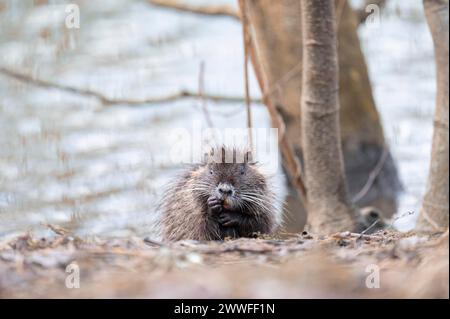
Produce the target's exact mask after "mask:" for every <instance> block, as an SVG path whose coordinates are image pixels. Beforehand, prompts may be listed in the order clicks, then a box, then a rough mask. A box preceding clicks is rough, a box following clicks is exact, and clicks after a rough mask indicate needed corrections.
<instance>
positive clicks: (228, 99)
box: [0, 67, 262, 106]
mask: <svg viewBox="0 0 450 319" xmlns="http://www.w3.org/2000/svg"><path fill="white" fill-rule="evenodd" d="M0 74H3V75H4V76H7V77H9V78H14V79H16V80H18V81H21V82H23V83H26V84H29V85H34V86H37V87H41V88H45V89H55V90H59V91H64V92H68V93H72V94H76V95H80V96H83V97H87V98H95V99H97V100H99V101H100V102H101V103H102V104H104V105H117V104H126V105H131V106H140V105H149V104H163V103H170V102H174V101H178V100H182V99H188V98H198V93H197V92H190V91H187V90H181V91H180V92H177V93H173V94H169V95H166V96H160V97H152V98H146V99H142V100H134V99H112V98H109V97H107V96H105V95H104V94H102V93H100V92H96V91H92V90H89V89H81V88H76V87H72V86H67V85H63V84H58V83H53V82H50V81H46V80H41V79H36V78H34V77H32V76H30V75H26V74H22V73H18V72H15V71H12V70H8V69H6V68H3V67H0ZM202 98H203V99H204V100H209V101H213V102H221V103H243V102H245V98H244V97H238V96H227V95H215V94H202ZM253 101H254V102H255V103H262V101H261V100H260V99H253Z"/></svg>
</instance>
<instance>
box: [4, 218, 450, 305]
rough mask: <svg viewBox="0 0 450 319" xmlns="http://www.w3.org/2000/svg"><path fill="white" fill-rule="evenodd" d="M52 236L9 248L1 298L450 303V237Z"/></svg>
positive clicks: (10, 244) (26, 237)
mask: <svg viewBox="0 0 450 319" xmlns="http://www.w3.org/2000/svg"><path fill="white" fill-rule="evenodd" d="M49 227H52V228H53V229H54V231H55V236H52V237H48V238H36V237H33V235H32V234H25V235H23V236H20V237H17V238H14V239H13V240H8V241H6V242H2V243H0V297H1V298H23V297H25V298H48V297H49V298H83V297H88V298H105V297H106V298H335V297H340V298H380V297H383V298H448V297H449V276H448V274H449V249H448V233H447V234H444V235H440V236H438V235H436V236H431V237H430V236H418V235H416V234H414V233H397V232H390V231H389V232H387V231H385V232H381V233H376V234H374V235H370V236H369V235H363V236H361V235H358V234H351V233H339V234H335V235H332V236H326V237H324V236H322V237H321V236H315V235H310V234H306V233H304V234H301V235H291V236H290V237H289V238H288V239H277V238H258V239H238V240H227V241H224V242H208V243H201V242H193V241H182V242H177V243H171V244H162V243H159V242H154V241H151V240H149V239H143V238H127V239H119V238H108V239H107V238H96V237H93V238H84V239H82V238H78V237H75V236H73V235H71V234H70V233H67V232H66V231H65V230H64V229H61V228H58V227H56V226H52V225H49ZM68 265H70V266H69V267H68ZM78 271H79V272H78ZM78 274H79V288H76V287H77V283H78V282H77V277H78ZM378 274H379V276H378ZM377 287H378V288H377Z"/></svg>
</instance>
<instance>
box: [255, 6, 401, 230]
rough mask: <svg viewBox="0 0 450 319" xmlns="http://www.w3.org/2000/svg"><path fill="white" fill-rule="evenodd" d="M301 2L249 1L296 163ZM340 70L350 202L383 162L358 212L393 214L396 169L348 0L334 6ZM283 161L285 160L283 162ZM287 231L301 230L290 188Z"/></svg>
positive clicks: (299, 214) (294, 194)
mask: <svg viewBox="0 0 450 319" xmlns="http://www.w3.org/2000/svg"><path fill="white" fill-rule="evenodd" d="M301 2H302V1H299V0H277V1H273V0H247V1H246V7H247V9H248V15H249V22H250V24H251V30H250V31H251V33H252V37H253V41H254V42H255V47H256V49H257V50H258V58H259V59H260V63H261V65H262V67H263V69H264V73H265V75H266V79H267V82H268V83H267V87H268V92H269V93H270V100H271V103H272V104H273V105H274V106H275V107H276V108H277V111H278V113H279V114H280V115H281V117H282V118H283V120H284V123H285V125H286V135H287V139H288V140H289V141H290V142H291V143H292V144H293V148H294V150H295V152H296V154H297V156H298V158H299V159H300V160H302V150H301V143H300V141H301V125H300V107H299V101H300V98H301V91H302V77H301V74H302V67H303V63H302V51H303V46H302V39H301V37H300V36H299V35H300V34H302V27H301V26H302V23H301V20H302V19H301V7H300V4H301ZM336 6H337V7H338V9H337V10H336V12H337V14H338V17H337V20H338V26H339V28H338V29H339V31H338V43H339V47H338V51H339V52H338V53H339V54H338V55H339V68H340V75H339V76H340V78H339V82H340V88H341V89H340V92H339V98H340V103H341V116H340V121H341V135H342V148H343V153H344V164H345V173H346V176H347V181H348V187H349V191H350V195H352V197H353V196H354V195H356V194H357V193H359V192H360V191H361V189H363V188H364V185H365V184H366V183H367V181H368V179H369V176H370V173H371V172H372V171H373V170H374V168H376V167H377V164H378V162H379V161H380V159H381V158H383V154H384V152H385V150H386V151H387V156H385V157H386V159H385V160H384V161H383V165H382V168H381V170H380V172H379V174H377V176H376V178H374V180H373V183H372V186H371V187H370V189H369V190H368V191H367V192H366V193H365V194H364V196H360V198H359V200H358V201H357V204H358V205H359V206H369V205H370V206H376V207H378V208H380V209H381V210H382V211H383V213H386V215H389V216H390V215H392V214H393V213H395V212H396V197H397V193H398V191H399V190H400V189H401V187H400V182H399V179H398V175H397V170H396V167H395V163H394V161H393V159H392V157H391V155H390V152H389V150H388V149H387V147H386V146H385V141H384V136H383V128H382V126H381V123H380V118H379V115H378V112H377V110H376V107H375V102H374V99H373V95H372V90H371V85H370V81H369V76H368V72H367V66H366V63H365V60H364V56H363V53H362V51H361V47H360V43H359V39H358V35H357V28H358V21H357V18H356V15H355V12H354V11H353V10H352V9H351V7H350V6H349V5H348V3H347V1H346V0H338V1H336ZM283 160H284V158H283ZM286 211H287V218H286V220H287V222H286V225H285V230H286V231H288V232H298V231H301V230H302V229H303V226H304V224H305V220H306V212H305V210H304V209H303V205H302V202H301V199H300V196H299V195H298V192H297V190H296V188H295V187H292V185H291V184H288V195H287V197H286Z"/></svg>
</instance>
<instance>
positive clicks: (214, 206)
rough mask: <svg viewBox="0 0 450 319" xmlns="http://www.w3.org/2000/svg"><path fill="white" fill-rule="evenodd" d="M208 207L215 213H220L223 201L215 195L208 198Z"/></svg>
mask: <svg viewBox="0 0 450 319" xmlns="http://www.w3.org/2000/svg"><path fill="white" fill-rule="evenodd" d="M208 207H209V208H210V209H211V212H213V213H220V212H221V211H222V201H221V200H220V199H218V198H217V197H215V196H211V197H210V198H208Z"/></svg>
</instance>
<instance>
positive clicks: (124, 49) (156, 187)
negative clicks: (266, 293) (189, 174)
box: [0, 0, 435, 238]
mask: <svg viewBox="0 0 450 319" xmlns="http://www.w3.org/2000/svg"><path fill="white" fill-rule="evenodd" d="M185 2H187V3H192V4H213V3H214V4H225V5H229V6H231V7H234V8H236V10H237V3H236V1H235V0H214V1H212V0H209V1H206V0H205V1H194V0H189V1H185ZM70 3H74V4H77V5H79V8H80V28H79V29H78V28H74V29H68V28H67V27H66V26H65V20H66V17H67V15H68V13H67V12H66V11H65V9H66V7H67V4H69V1H50V0H48V1H44V0H35V1H32V0H20V1H17V0H0V70H3V71H2V72H0V238H5V237H12V236H16V235H17V234H20V233H23V232H24V231H29V230H31V231H33V232H34V233H37V234H45V233H46V232H47V231H48V230H46V227H44V226H43V225H42V224H43V223H44V224H45V223H54V224H58V225H61V226H63V227H66V228H69V229H71V230H74V231H75V232H76V233H78V234H79V235H108V236H130V235H136V236H144V235H150V236H151V235H152V231H153V230H152V226H153V225H154V222H155V220H156V218H157V215H156V213H155V207H156V204H157V201H158V199H159V198H160V196H161V191H162V189H163V188H162V186H163V185H164V184H165V183H166V182H167V181H168V180H169V179H170V178H171V177H172V176H173V174H174V173H175V172H176V171H177V167H175V166H173V165H169V164H168V161H167V156H168V155H169V154H168V153H169V148H170V143H169V142H168V140H167V134H166V132H168V131H169V130H170V129H171V128H180V127H185V128H191V127H192V123H194V122H199V123H203V124H202V125H204V126H205V127H208V126H209V125H208V124H212V125H213V126H215V127H245V126H246V116H245V114H246V113H245V106H244V103H243V102H241V101H234V102H233V101H231V102H230V101H227V102H220V101H216V102H213V101H208V102H207V106H206V107H207V108H208V110H209V111H208V112H205V105H204V103H205V101H203V100H202V99H200V98H196V97H192V98H184V99H177V100H174V101H172V102H159V103H158V102H157V103H147V104H135V105H134V104H130V103H127V100H144V99H158V98H162V97H166V96H170V95H172V94H177V93H179V92H181V91H183V90H186V91H189V92H198V91H199V85H200V86H201V84H199V82H203V83H204V84H203V91H204V92H206V93H207V94H211V95H221V96H222V95H223V96H233V97H242V96H244V82H243V48H242V28H241V24H240V23H239V21H237V20H235V19H233V18H230V17H205V16H199V15H194V14H189V13H181V12H177V11H173V10H168V9H164V8H160V7H156V6H153V5H152V4H151V3H150V1H146V0H108V1H106V0H97V1H81V0H80V1H71V2H70ZM352 5H354V6H356V7H358V6H360V5H361V1H352ZM358 32H359V36H360V39H361V45H362V48H363V51H364V54H365V58H366V61H367V64H368V68H369V74H370V79H371V83H372V89H373V92H374V95H375V100H376V105H377V108H378V111H379V112H380V115H381V118H382V122H383V126H384V132H385V136H386V139H387V142H388V144H389V146H390V150H391V153H392V155H393V157H394V159H395V161H396V163H397V168H398V171H399V175H400V179H401V181H402V183H403V187H404V191H403V193H402V194H401V197H400V198H399V208H398V216H401V217H400V218H398V219H397V220H396V221H395V223H394V225H395V227H397V228H398V229H400V230H408V229H411V228H412V227H413V226H414V222H415V219H416V214H415V213H418V210H419V207H420V202H421V198H422V196H423V193H424V190H425V183H426V178H427V174H428V163H429V154H430V148H431V134H432V115H433V110H434V96H435V74H434V60H433V59H434V58H433V48H432V42H431V36H430V32H429V30H428V28H427V25H426V23H425V19H424V14H423V7H422V1H421V0H409V1H401V0H390V1H388V2H387V6H386V8H385V9H384V10H383V11H382V20H381V24H380V25H379V26H377V27H373V26H367V25H364V24H362V25H361V26H360V27H359V29H358ZM202 69H203V71H201V70H202ZM4 70H12V71H14V72H17V73H19V74H26V75H27V76H29V77H30V78H31V79H36V78H37V79H42V80H45V81H48V82H51V83H57V84H58V85H64V86H70V87H75V88H79V89H81V90H88V91H90V92H98V94H100V95H101V96H104V97H106V98H107V99H115V100H122V102H121V103H117V104H113V105H112V104H108V103H102V101H101V100H99V99H98V98H96V97H95V96H92V94H91V95H89V94H88V95H80V94H78V93H76V92H75V93H69V92H66V91H64V90H59V89H55V88H51V87H45V85H41V86H40V87H39V86H36V85H34V84H31V83H27V80H25V81H24V80H23V79H22V80H19V79H17V78H13V77H11V75H10V74H9V75H8V74H7V72H6V73H5V72H4ZM200 75H202V76H201V77H200ZM199 77H200V78H202V79H203V81H199ZM28 82H29V81H28ZM250 92H251V95H252V96H253V97H254V98H259V97H260V91H259V87H258V85H257V83H256V81H255V79H254V76H253V74H251V77H250ZM252 108H253V122H254V125H255V126H256V127H269V126H270V122H269V117H268V114H267V112H266V109H265V106H263V105H261V104H258V103H254V104H253V105H252ZM279 179H280V180H282V177H281V174H280V177H279ZM282 193H283V190H280V197H281V196H282Z"/></svg>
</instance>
